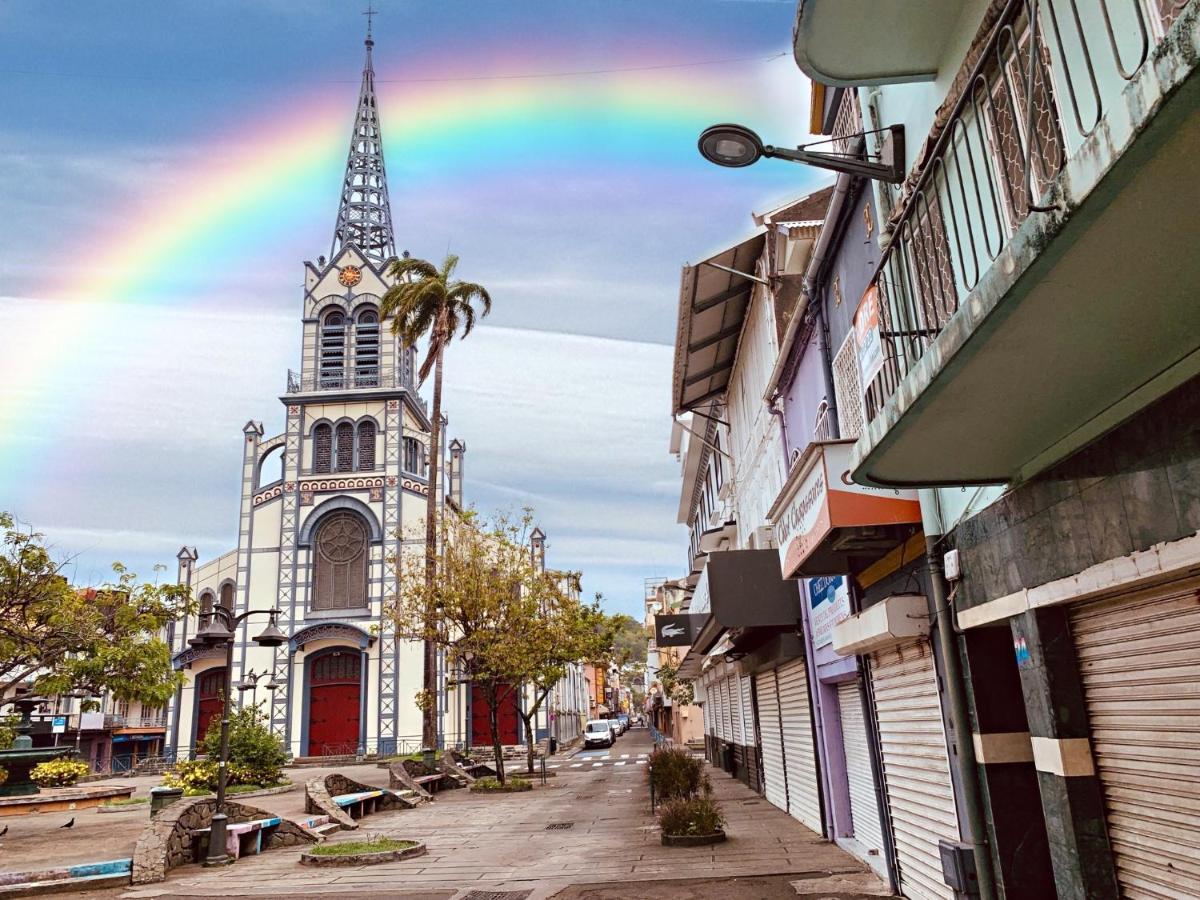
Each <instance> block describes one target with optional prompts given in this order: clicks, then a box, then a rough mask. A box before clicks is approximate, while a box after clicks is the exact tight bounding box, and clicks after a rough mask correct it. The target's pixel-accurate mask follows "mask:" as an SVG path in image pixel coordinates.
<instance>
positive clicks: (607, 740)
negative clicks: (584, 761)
mask: <svg viewBox="0 0 1200 900" xmlns="http://www.w3.org/2000/svg"><path fill="white" fill-rule="evenodd" d="M616 739H617V733H616V732H615V731H613V728H612V723H611V722H610V721H609V720H608V719H592V720H591V721H590V722H588V723H587V725H586V726H584V729H583V746H584V747H585V748H587V747H611V746H612V745H613V742H614V741H616Z"/></svg>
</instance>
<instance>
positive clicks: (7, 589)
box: [0, 512, 195, 706]
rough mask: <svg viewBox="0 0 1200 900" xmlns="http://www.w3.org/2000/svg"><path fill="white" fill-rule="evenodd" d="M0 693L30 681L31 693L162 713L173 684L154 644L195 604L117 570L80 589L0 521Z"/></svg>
mask: <svg viewBox="0 0 1200 900" xmlns="http://www.w3.org/2000/svg"><path fill="white" fill-rule="evenodd" d="M0 532H3V547H2V548H0V692H5V691H8V690H9V689H11V688H13V687H14V686H16V685H17V684H19V683H21V682H23V681H26V680H28V679H29V678H35V679H36V681H35V683H34V690H35V691H37V692H39V693H44V694H63V693H67V692H69V691H72V690H85V691H89V692H91V693H94V694H97V693H100V692H102V691H103V692H107V693H109V694H110V695H112V696H113V697H115V698H117V699H119V700H140V701H141V702H142V703H145V704H148V705H151V706H162V705H165V704H166V703H167V702H168V701H169V700H170V699H171V697H172V696H173V695H174V693H175V688H176V686H177V685H179V684H180V683H182V678H183V676H182V675H181V674H180V673H177V672H175V671H174V669H173V668H172V666H171V651H170V647H168V646H167V644H166V642H165V641H164V640H163V639H162V638H161V637H160V635H161V633H162V631H163V630H164V629H165V628H166V627H167V625H168V624H169V623H170V622H172V621H174V620H176V619H178V618H179V617H180V616H183V615H185V614H187V613H189V612H193V611H194V609H195V605H194V603H193V601H192V599H191V595H190V592H189V590H188V589H187V588H186V587H183V586H180V585H174V584H157V583H139V582H138V579H137V576H136V575H134V574H133V573H132V572H129V571H127V570H126V569H125V567H124V566H122V565H121V564H120V563H114V564H113V573H114V575H115V579H114V580H113V581H112V582H110V583H107V584H104V585H101V586H100V587H98V588H87V589H80V588H76V587H74V586H72V585H71V583H70V582H69V581H68V580H67V578H66V576H65V575H64V574H63V567H64V565H65V564H64V563H62V562H56V561H55V560H54V559H53V557H52V556H51V554H50V551H49V549H48V548H47V547H46V544H45V539H44V536H43V535H42V534H40V533H39V532H36V531H33V530H32V529H28V530H27V529H23V528H20V527H18V526H17V523H16V521H15V520H14V518H13V517H12V516H11V515H10V514H8V513H2V512H0Z"/></svg>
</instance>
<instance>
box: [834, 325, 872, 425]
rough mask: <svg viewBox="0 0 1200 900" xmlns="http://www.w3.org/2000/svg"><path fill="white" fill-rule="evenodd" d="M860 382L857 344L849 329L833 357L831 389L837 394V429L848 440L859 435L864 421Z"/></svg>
mask: <svg viewBox="0 0 1200 900" xmlns="http://www.w3.org/2000/svg"><path fill="white" fill-rule="evenodd" d="M861 382H862V379H861V378H860V376H859V370H858V346H857V344H855V341H854V332H853V331H851V332H850V333H849V334H848V335H846V340H844V341H843V342H842V346H841V348H839V350H838V352H837V355H836V356H835V357H834V358H833V389H834V393H835V394H837V406H838V408H837V413H838V431H839V433H840V434H841V436H842V437H843V438H846V439H848V440H853V439H856V438H857V437H858V436H859V434H860V433H861V432H862V429H863V424H864V421H865V416H864V410H863V392H862V383H861Z"/></svg>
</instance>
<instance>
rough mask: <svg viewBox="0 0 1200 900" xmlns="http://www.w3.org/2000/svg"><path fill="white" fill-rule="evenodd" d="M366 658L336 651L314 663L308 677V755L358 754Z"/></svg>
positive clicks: (346, 651) (352, 653)
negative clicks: (363, 666) (364, 662)
mask: <svg viewBox="0 0 1200 900" xmlns="http://www.w3.org/2000/svg"><path fill="white" fill-rule="evenodd" d="M361 700H362V656H361V654H359V652H358V651H357V650H334V651H332V652H330V653H325V654H323V655H321V656H318V657H317V658H316V659H314V660H313V661H312V664H311V667H310V669H309V676H308V755H309V756H334V755H338V754H343V753H354V752H356V751H357V750H358V737H359V714H360V709H361Z"/></svg>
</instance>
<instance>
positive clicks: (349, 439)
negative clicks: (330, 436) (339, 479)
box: [334, 422, 354, 472]
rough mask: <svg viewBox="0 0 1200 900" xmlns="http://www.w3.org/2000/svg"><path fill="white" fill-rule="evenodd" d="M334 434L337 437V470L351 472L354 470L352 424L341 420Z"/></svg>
mask: <svg viewBox="0 0 1200 900" xmlns="http://www.w3.org/2000/svg"><path fill="white" fill-rule="evenodd" d="M334 435H335V436H336V438H337V471H339V472H351V471H353V470H354V426H353V425H351V424H350V423H349V422H342V423H341V424H339V425H338V427H337V430H336V431H335V432H334Z"/></svg>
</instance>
